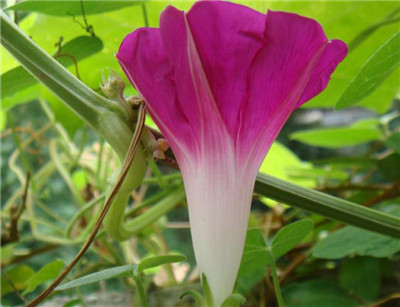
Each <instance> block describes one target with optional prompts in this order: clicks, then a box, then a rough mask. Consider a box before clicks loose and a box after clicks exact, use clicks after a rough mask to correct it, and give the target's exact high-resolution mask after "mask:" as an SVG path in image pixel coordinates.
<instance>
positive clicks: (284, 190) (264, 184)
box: [254, 174, 400, 238]
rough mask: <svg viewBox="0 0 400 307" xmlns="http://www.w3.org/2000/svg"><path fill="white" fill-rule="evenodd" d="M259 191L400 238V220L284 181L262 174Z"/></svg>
mask: <svg viewBox="0 0 400 307" xmlns="http://www.w3.org/2000/svg"><path fill="white" fill-rule="evenodd" d="M254 189H255V192H256V193H259V194H261V195H263V196H265V197H269V198H272V199H274V200H276V201H279V202H282V203H284V204H288V205H291V206H293V207H296V208H299V209H302V210H306V211H309V212H312V213H316V214H320V215H322V216H325V217H327V218H329V219H333V220H338V221H340V222H343V223H345V224H349V225H353V226H357V227H360V228H364V229H366V230H371V231H375V232H378V233H381V234H384V235H388V236H391V237H395V238H400V218H398V217H395V216H391V215H388V214H385V213H382V212H379V211H377V210H373V209H370V208H366V207H363V206H360V205H357V204H355V203H352V202H349V201H347V200H343V199H340V198H337V197H333V196H331V195H327V194H324V193H321V192H318V191H314V190H311V189H307V188H304V187H301V186H298V185H296V184H293V183H290V182H287V181H283V180H281V179H278V178H275V177H272V176H268V175H265V174H258V177H257V181H256V184H255V187H254Z"/></svg>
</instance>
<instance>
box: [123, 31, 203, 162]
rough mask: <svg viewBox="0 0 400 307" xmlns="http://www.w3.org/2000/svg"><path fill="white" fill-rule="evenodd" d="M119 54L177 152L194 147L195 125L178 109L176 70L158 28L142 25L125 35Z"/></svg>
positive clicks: (132, 81)
mask: <svg viewBox="0 0 400 307" xmlns="http://www.w3.org/2000/svg"><path fill="white" fill-rule="evenodd" d="M117 58H118V60H119V62H120V64H121V66H122V68H123V70H124V72H125V74H126V75H127V76H128V78H129V80H130V81H131V83H132V84H133V85H134V86H135V87H136V89H137V90H138V91H139V92H140V94H141V95H142V96H143V97H144V99H145V100H146V105H147V109H148V111H149V113H150V115H151V116H152V118H153V119H154V121H155V123H156V124H157V126H158V127H159V128H160V130H161V131H162V133H163V134H164V135H165V137H166V138H167V139H168V141H169V142H170V144H171V147H173V149H176V154H178V155H179V154H180V153H181V152H186V151H187V150H188V148H195V147H196V146H197V145H196V140H195V138H194V137H193V135H195V133H194V132H193V128H192V127H191V125H190V124H189V122H188V121H187V120H186V118H185V115H184V113H183V112H179V108H180V104H179V102H178V95H177V91H176V85H175V80H174V70H173V66H172V64H171V61H170V60H169V57H168V55H167V53H166V51H165V48H164V45H163V43H162V40H161V34H160V31H159V29H152V28H141V29H138V30H136V31H134V32H133V33H131V34H129V35H128V36H126V37H125V39H124V41H123V42H122V44H121V46H120V49H119V51H118V54H117ZM182 140H185V143H184V144H183V143H182Z"/></svg>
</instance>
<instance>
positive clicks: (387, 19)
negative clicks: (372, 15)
mask: <svg viewBox="0 0 400 307" xmlns="http://www.w3.org/2000/svg"><path fill="white" fill-rule="evenodd" d="M398 12H399V8H396V9H395V10H394V11H393V12H391V13H390V14H389V16H386V17H385V18H383V19H382V20H381V21H379V22H377V23H375V24H373V25H372V26H369V27H368V28H367V29H365V30H364V31H362V32H361V33H359V34H358V35H357V36H356V37H355V38H354V39H353V40H352V41H351V42H350V43H349V44H348V47H349V52H351V51H353V50H354V49H355V48H357V47H358V46H359V45H361V44H362V43H363V42H364V41H365V40H366V39H367V38H368V37H369V36H370V35H371V34H373V33H374V32H375V31H377V30H379V29H380V28H381V27H383V26H386V25H390V24H392V23H396V22H398V21H399V20H400V17H395V16H396V15H398Z"/></svg>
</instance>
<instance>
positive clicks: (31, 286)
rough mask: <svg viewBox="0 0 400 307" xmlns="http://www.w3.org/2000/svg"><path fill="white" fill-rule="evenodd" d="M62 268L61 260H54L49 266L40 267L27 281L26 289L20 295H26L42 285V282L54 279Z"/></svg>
mask: <svg viewBox="0 0 400 307" xmlns="http://www.w3.org/2000/svg"><path fill="white" fill-rule="evenodd" d="M63 267H64V262H63V261H62V260H54V261H53V262H50V263H49V264H47V265H45V266H44V267H42V268H41V269H40V270H39V271H37V272H36V273H35V274H34V275H33V276H32V277H31V278H29V279H28V281H27V284H28V287H27V288H26V289H25V291H24V292H23V293H22V294H23V295H27V294H29V293H31V292H32V291H34V290H35V289H36V288H37V287H38V286H40V285H41V284H43V283H44V282H46V281H48V280H51V279H53V278H56V277H57V276H58V274H59V273H60V272H61V270H62V269H63Z"/></svg>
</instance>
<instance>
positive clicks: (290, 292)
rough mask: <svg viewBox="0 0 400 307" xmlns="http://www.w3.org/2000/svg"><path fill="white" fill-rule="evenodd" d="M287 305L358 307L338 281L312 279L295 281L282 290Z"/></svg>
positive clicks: (295, 306) (291, 306)
mask: <svg viewBox="0 0 400 307" xmlns="http://www.w3.org/2000/svg"><path fill="white" fill-rule="evenodd" d="M282 294H283V298H284V300H285V303H286V304H287V307H321V306H324V307H338V306H340V307H358V306H359V304H358V303H356V302H355V301H354V300H353V299H352V298H351V297H350V296H349V295H348V294H347V293H346V291H344V290H343V289H342V288H340V287H339V286H338V285H337V284H336V283H333V282H328V281H324V280H312V281H308V282H304V283H294V284H290V285H288V286H286V287H285V288H283V290H282Z"/></svg>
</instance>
